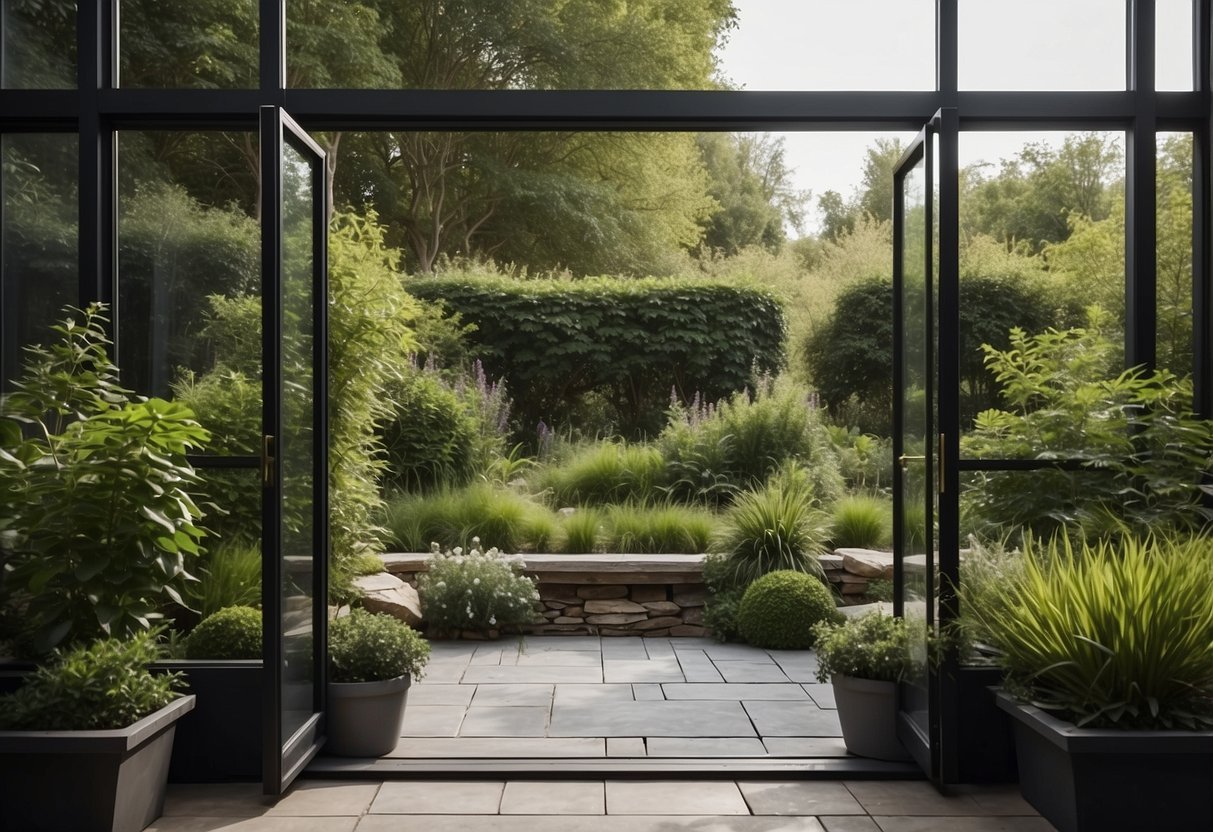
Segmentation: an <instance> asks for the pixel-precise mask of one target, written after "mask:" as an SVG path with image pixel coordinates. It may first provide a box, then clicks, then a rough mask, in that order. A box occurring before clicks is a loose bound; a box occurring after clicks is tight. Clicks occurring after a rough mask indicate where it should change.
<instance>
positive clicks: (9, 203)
mask: <svg viewBox="0 0 1213 832" xmlns="http://www.w3.org/2000/svg"><path fill="white" fill-rule="evenodd" d="M0 157H2V164H3V169H2V175H0V186H2V187H3V193H2V194H0V197H2V209H3V210H2V211H0V218H3V221H4V226H3V229H0V292H2V298H0V310H2V314H3V319H2V320H0V332H2V333H3V339H4V340H3V343H2V344H0V355H3V368H2V370H3V372H2V373H0V388H7V386H8V383H9V381H10V380H11V379H13V378H15V377H16V376H18V375H20V373H19V368H20V366H21V362H22V348H23V347H26V346H31V345H34V344H44V343H46V342H47V341H48V340H50V337H51V335H52V333H51V332H50V330H49V327H50V326H51V325H52V324H55V323H58V322H59V321H60V320H62V319H63V317H64V314H63V307H64V306H66V305H69V304H71V305H73V306H74V305H77V304H78V303H79V268H80V266H79V259H78V256H77V243H78V233H77V230H78V227H79V197H78V192H77V185H76V171H77V169H78V165H77V159H78V157H79V141H78V140H77V137H76V135H75V134H74V133H62V134H59V133H54V134H47V133H20V134H18V133H8V134H5V135H4V136H3V137H0Z"/></svg>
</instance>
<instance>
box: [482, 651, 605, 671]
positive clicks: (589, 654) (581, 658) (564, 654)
mask: <svg viewBox="0 0 1213 832" xmlns="http://www.w3.org/2000/svg"><path fill="white" fill-rule="evenodd" d="M502 664H514V665H517V666H518V667H600V666H601V665H602V654H601V653H599V652H598V651H597V650H594V651H589V650H559V651H557V650H541V651H538V652H535V653H519V654H518V655H517V656H513V657H511V660H509V661H503V662H502Z"/></svg>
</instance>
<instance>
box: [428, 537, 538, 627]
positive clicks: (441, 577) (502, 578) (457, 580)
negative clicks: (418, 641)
mask: <svg viewBox="0 0 1213 832" xmlns="http://www.w3.org/2000/svg"><path fill="white" fill-rule="evenodd" d="M430 553H431V554H430V558H429V561H428V567H429V569H428V571H427V572H425V573H424V574H422V575H421V576H420V578H419V579H418V585H417V588H418V590H419V592H420V594H421V604H422V607H423V611H424V613H425V620H426V623H427V624H428V625H429V627H430V628H431V629H432V630H440V631H441V630H446V631H457V630H480V631H488V630H500V629H509V628H511V627H519V626H522V625H524V624H530V623H531V622H532V621H534V619H535V609H534V607H535V602H536V601H537V600H539V590H538V589H536V586H535V581H534V580H532V579H531V578H528V577H527V576H525V575H523V574H522V569H523V567H524V566H525V565H526V564H525V563H524V562H523V560H522V558H521V557H519V556H517V555H506V554H503V553H502V552H500V551H498V550H497V549H496V548H495V547H494V548H492V549H488V550H487V551H486V550H482V549H481V548H480V538H478V537H474V538H472V548H471V549H470V550H468V551H466V552H465V551H464V550H463V548H462V547H458V546H457V547H455V548H454V549H452V550H449V551H446V552H443V551H441V549H440V548H439V546H438V544H437V543H433V544H430Z"/></svg>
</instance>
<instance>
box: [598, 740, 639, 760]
mask: <svg viewBox="0 0 1213 832" xmlns="http://www.w3.org/2000/svg"><path fill="white" fill-rule="evenodd" d="M606 749H607V756H608V757H644V756H646V755H647V753H648V752H647V751H646V750H645V742H644V737H607V738H606Z"/></svg>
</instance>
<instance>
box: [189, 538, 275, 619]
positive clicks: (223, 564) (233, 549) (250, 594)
mask: <svg viewBox="0 0 1213 832" xmlns="http://www.w3.org/2000/svg"><path fill="white" fill-rule="evenodd" d="M186 597H187V598H188V599H189V602H190V606H192V607H193V608H194V609H196V610H197V611H198V614H199V615H201V616H202V617H203V618H206V617H207V616H209V615H214V614H215V613H217V612H219V610H222V609H225V608H227V607H255V606H260V604H261V547H260V546H258V545H254V544H248V543H245V542H243V541H242V540H239V539H238V540H236V541H227V540H225V541H222V542H221V543H219V544H218V545H216V546H213V547H211V549H210V550H209V551H207V553H206V554H205V555H204V556H203V558H202V560H201V563H200V565H199V567H198V580H197V581H196V582H194V583H190V584H188V588H187V592H186Z"/></svg>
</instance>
